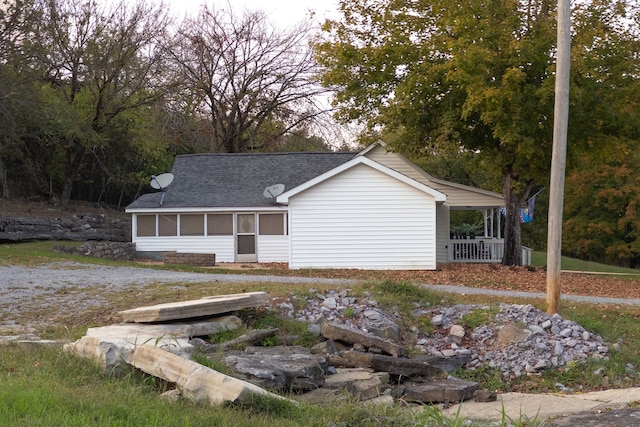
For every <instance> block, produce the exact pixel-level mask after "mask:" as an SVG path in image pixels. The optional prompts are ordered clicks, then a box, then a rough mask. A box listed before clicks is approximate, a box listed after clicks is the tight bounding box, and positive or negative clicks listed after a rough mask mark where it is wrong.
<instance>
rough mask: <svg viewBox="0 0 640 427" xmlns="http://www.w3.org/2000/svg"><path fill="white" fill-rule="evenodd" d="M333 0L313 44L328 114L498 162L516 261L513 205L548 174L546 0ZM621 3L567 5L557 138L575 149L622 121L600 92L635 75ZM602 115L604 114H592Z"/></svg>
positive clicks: (550, 50) (623, 86)
mask: <svg viewBox="0 0 640 427" xmlns="http://www.w3.org/2000/svg"><path fill="white" fill-rule="evenodd" d="M339 5H340V10H341V12H342V15H343V16H342V18H341V19H339V20H329V21H327V22H326V24H325V26H324V39H323V41H321V42H319V43H318V44H317V45H316V48H317V52H318V59H319V61H320V62H321V64H322V65H323V66H324V67H325V71H324V73H323V82H324V84H326V85H327V86H329V87H332V88H333V89H335V90H336V96H335V103H336V105H337V106H338V108H339V118H341V119H342V120H344V121H351V120H359V121H361V122H363V123H364V124H366V125H367V130H368V135H369V136H373V137H378V136H379V135H382V136H383V137H384V136H385V135H390V134H391V135H393V138H392V139H391V143H392V148H394V149H395V150H398V151H401V152H404V153H407V154H409V155H410V156H411V157H414V158H415V157H420V156H424V155H425V153H427V154H428V153H431V152H437V151H438V150H441V149H443V147H448V148H446V150H448V151H449V152H450V151H451V147H453V148H454V149H455V150H462V151H465V150H466V151H471V152H475V153H478V154H479V155H481V156H483V157H485V158H486V159H488V161H487V164H488V165H490V166H491V167H493V168H495V169H497V170H499V171H500V174H501V176H502V192H503V195H504V198H505V203H506V220H505V232H504V236H505V255H504V258H503V264H506V265H514V264H520V263H521V259H520V252H521V251H520V248H521V232H520V223H519V215H518V213H519V209H520V207H521V206H522V205H523V203H524V201H525V200H526V199H527V198H528V197H529V195H530V194H531V190H532V189H533V188H534V187H536V186H540V185H545V184H546V182H547V179H548V169H549V164H550V156H551V140H552V127H553V123H552V119H553V98H554V67H555V65H554V64H555V59H554V55H555V37H556V16H555V13H556V2H555V1H550V0H519V1H509V2H505V1H488V2H487V1H481V0H469V1H464V2H451V1H445V0H427V1H420V2H406V1H393V0H392V1H381V0H342V1H341V2H340V3H339ZM627 12H628V9H627V8H626V3H625V2H603V1H590V2H580V4H576V5H575V8H574V14H575V21H574V31H575V33H576V34H575V40H576V41H577V44H576V45H575V46H574V49H573V54H574V55H575V58H574V62H576V61H579V62H578V63H576V64H575V65H576V66H575V67H574V68H573V69H572V72H573V74H572V88H571V93H572V103H571V109H570V111H571V119H570V129H572V130H571V131H570V135H569V141H570V144H571V145H573V146H574V147H576V148H579V147H581V146H582V147H584V146H586V145H585V144H586V143H587V141H588V140H591V141H592V142H593V141H597V140H598V136H599V135H603V134H605V133H620V132H624V130H623V126H622V124H621V122H620V121H619V118H620V117H622V116H623V115H624V114H621V112H622V111H623V109H624V108H625V107H624V106H622V105H621V102H620V101H618V102H612V103H610V104H607V105H604V104H602V102H603V100H605V99H608V100H612V101H613V96H614V94H617V95H618V96H621V95H623V94H624V95H625V96H627V95H629V93H630V92H629V87H630V86H631V85H632V82H631V81H630V80H629V79H628V76H638V73H637V70H636V68H637V61H636V62H635V63H634V61H632V60H631V57H630V53H631V52H633V49H634V47H635V46H634V41H635V34H633V32H630V31H628V28H629V27H628V26H627V25H626V23H627V22H626V21H624V20H623V19H622V18H623V17H624V16H626V14H627ZM636 51H637V50H636ZM572 66H573V65H572ZM623 70H624V73H623ZM624 76H627V77H624ZM613 81H615V84H614V83H613ZM632 108H633V107H632ZM602 114H608V116H607V119H608V118H615V120H616V121H615V122H614V121H607V123H606V124H605V125H602V119H603V116H602ZM627 124H628V123H627ZM594 143H595V142H594Z"/></svg>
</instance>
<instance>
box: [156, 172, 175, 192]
mask: <svg viewBox="0 0 640 427" xmlns="http://www.w3.org/2000/svg"><path fill="white" fill-rule="evenodd" d="M172 182H173V174H172V173H163V174H161V175H158V176H155V175H151V187H153V188H155V189H156V190H162V191H164V190H165V189H166V188H167V187H168V186H169V185H170V184H171V183H172Z"/></svg>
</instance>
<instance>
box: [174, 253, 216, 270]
mask: <svg viewBox="0 0 640 427" xmlns="http://www.w3.org/2000/svg"><path fill="white" fill-rule="evenodd" d="M163 261H164V263H165V264H185V265H194V266H198V267H215V265H216V254H194V253H185V252H167V253H165V254H164V257H163Z"/></svg>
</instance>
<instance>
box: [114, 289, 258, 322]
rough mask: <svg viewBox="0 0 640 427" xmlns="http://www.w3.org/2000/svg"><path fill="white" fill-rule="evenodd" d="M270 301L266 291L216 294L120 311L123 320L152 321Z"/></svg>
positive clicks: (228, 310)
mask: <svg viewBox="0 0 640 427" xmlns="http://www.w3.org/2000/svg"><path fill="white" fill-rule="evenodd" d="M267 302H268V298H267V293H266V292H245V293H242V294H229V295H216V296H211V297H206V298H200V299H196V300H189V301H181V302H170V303H166V304H157V305H151V306H147V307H138V308H134V309H131V310H124V311H120V312H118V314H119V315H120V316H121V317H122V321H123V322H135V323H152V322H166V321H169V320H179V319H191V318H195V317H204V316H213V315H217V314H224V313H230V312H232V311H236V310H242V309H245V308H257V307H262V306H263V305H265V304H266V303H267Z"/></svg>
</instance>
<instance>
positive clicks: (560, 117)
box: [547, 0, 571, 314]
mask: <svg viewBox="0 0 640 427" xmlns="http://www.w3.org/2000/svg"><path fill="white" fill-rule="evenodd" d="M570 58H571V4H570V0H558V52H557V59H556V86H555V92H556V93H555V104H554V110H553V157H552V159H551V188H550V190H549V192H550V193H549V230H548V235H547V313H549V314H554V313H558V312H559V311H560V260H561V255H562V249H561V248H562V207H563V203H564V173H565V168H566V159H567V122H568V120H569V68H570V62H571V61H570Z"/></svg>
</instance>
